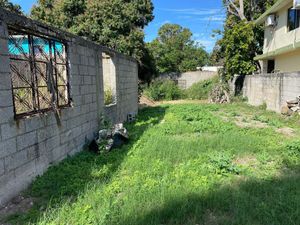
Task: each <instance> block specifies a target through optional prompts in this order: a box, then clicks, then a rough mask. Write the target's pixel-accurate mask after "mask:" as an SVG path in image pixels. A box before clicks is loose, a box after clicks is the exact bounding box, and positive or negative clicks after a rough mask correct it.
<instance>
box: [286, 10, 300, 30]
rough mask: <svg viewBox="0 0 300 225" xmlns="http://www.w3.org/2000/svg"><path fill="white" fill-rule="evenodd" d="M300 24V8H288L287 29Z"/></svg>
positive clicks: (295, 27)
mask: <svg viewBox="0 0 300 225" xmlns="http://www.w3.org/2000/svg"><path fill="white" fill-rule="evenodd" d="M299 26H300V10H296V9H293V8H290V9H289V11H288V30H289V31H292V30H295V29H297V28H298V27H299Z"/></svg>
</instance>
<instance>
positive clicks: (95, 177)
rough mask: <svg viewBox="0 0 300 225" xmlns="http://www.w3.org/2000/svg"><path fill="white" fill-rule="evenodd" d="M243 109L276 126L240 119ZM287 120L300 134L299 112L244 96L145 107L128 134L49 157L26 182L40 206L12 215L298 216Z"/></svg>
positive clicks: (241, 219)
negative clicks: (109, 147)
mask: <svg viewBox="0 0 300 225" xmlns="http://www.w3.org/2000/svg"><path fill="white" fill-rule="evenodd" d="M224 115H226V116H227V117H228V120H227V122H226V121H225V120H224V119H223V118H222V116H223V117H224ZM238 115H248V117H249V118H251V119H253V118H254V115H257V116H256V117H255V118H254V119H257V120H263V121H265V122H266V123H268V124H270V126H268V127H266V128H261V129H258V128H240V127H237V126H236V125H235V123H234V118H235V117H236V116H238ZM286 126H289V127H292V128H293V129H294V130H295V132H296V133H297V134H298V132H299V130H300V127H299V118H297V117H292V118H290V119H286V118H284V117H281V116H279V115H277V114H275V113H271V112H266V111H265V110H264V109H261V108H254V107H250V106H247V105H245V104H242V103H235V104H231V105H208V104H185V105H164V106H161V107H156V108H147V109H144V110H142V111H141V112H140V114H139V116H138V120H137V121H136V123H134V124H128V125H127V127H128V129H129V132H130V135H131V141H130V143H129V144H127V145H126V146H123V147H122V148H121V149H119V150H116V151H114V152H111V153H109V154H105V155H94V154H91V153H88V152H82V153H79V154H78V155H76V156H75V157H72V158H68V159H66V160H64V161H63V162H62V163H61V164H59V165H58V166H54V167H51V168H50V169H49V170H48V171H47V172H46V173H45V174H44V175H43V176H41V177H39V178H37V180H36V181H35V182H34V183H33V184H32V186H31V187H30V188H29V189H28V191H27V192H26V195H28V196H32V197H34V198H36V199H37V200H36V203H35V205H34V207H33V208H32V209H31V210H30V211H29V212H28V213H25V214H19V215H14V216H11V217H10V218H8V219H9V222H11V223H19V224H24V223H28V222H32V223H34V224H113V225H115V224H122V225H123V224H126V225H130V224H136V225H141V224H143V225H144V224H145V225H154V224H155V225H156V224H157V225H159V224H170V225H171V224H172V225H174V224H178V225H179V224H191V225H192V224H193V225H195V224H207V225H209V224H222V225H223V224H228V225H229V224H230V225H232V224H236V225H241V224H242V225H248V224H249V225H259V224H261V225H265V224H272V225H279V224H282V225H294V224H295V225H296V224H299V221H300V138H298V137H299V136H296V138H291V137H287V136H284V135H282V134H279V133H277V132H276V129H277V128H278V127H286Z"/></svg>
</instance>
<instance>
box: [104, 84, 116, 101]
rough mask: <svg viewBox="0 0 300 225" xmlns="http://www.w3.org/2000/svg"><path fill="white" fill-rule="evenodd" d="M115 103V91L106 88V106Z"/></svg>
mask: <svg viewBox="0 0 300 225" xmlns="http://www.w3.org/2000/svg"><path fill="white" fill-rule="evenodd" d="M113 103H114V96H113V91H112V89H111V88H110V87H105V88H104V104H105V105H110V104H113Z"/></svg>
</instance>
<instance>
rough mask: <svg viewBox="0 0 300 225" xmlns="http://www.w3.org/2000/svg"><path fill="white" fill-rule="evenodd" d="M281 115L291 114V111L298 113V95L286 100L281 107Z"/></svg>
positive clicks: (299, 104) (299, 107)
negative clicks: (284, 104)
mask: <svg viewBox="0 0 300 225" xmlns="http://www.w3.org/2000/svg"><path fill="white" fill-rule="evenodd" d="M281 113H282V114H283V115H288V116H291V115H292V114H293V113H300V97H297V98H296V99H294V100H288V101H286V106H283V107H282V109H281Z"/></svg>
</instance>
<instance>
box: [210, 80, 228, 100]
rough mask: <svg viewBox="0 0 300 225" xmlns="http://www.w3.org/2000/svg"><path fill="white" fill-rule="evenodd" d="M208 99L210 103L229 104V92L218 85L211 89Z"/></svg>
mask: <svg viewBox="0 0 300 225" xmlns="http://www.w3.org/2000/svg"><path fill="white" fill-rule="evenodd" d="M209 99H210V102H211V103H220V104H223V103H230V95H229V92H228V91H227V90H226V88H225V87H224V85H222V84H218V85H216V86H215V87H214V88H213V89H212V91H211V93H210V95H209Z"/></svg>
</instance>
